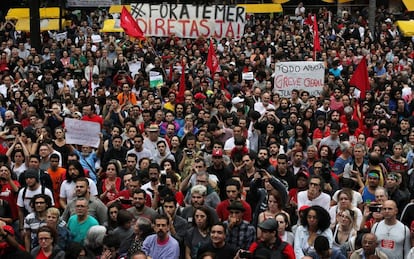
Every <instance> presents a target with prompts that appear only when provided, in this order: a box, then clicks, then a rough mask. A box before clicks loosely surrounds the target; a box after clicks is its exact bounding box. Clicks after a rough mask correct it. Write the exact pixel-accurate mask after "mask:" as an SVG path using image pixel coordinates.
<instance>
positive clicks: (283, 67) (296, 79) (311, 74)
mask: <svg viewBox="0 0 414 259" xmlns="http://www.w3.org/2000/svg"><path fill="white" fill-rule="evenodd" d="M324 77H325V66H324V64H323V62H313V61H300V62H279V63H276V68H275V77H274V80H275V81H274V88H273V92H277V93H279V94H280V96H281V97H290V96H291V93H292V90H293V89H297V90H299V91H300V90H306V91H308V92H309V94H310V95H314V96H319V95H320V93H321V92H322V88H323V84H324Z"/></svg>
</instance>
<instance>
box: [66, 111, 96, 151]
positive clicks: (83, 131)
mask: <svg viewBox="0 0 414 259" xmlns="http://www.w3.org/2000/svg"><path fill="white" fill-rule="evenodd" d="M65 129H66V134H65V138H66V143H67V144H76V145H87V146H90V147H94V148H97V147H98V146H99V141H100V138H99V134H100V133H101V125H99V123H97V122H91V121H82V120H76V119H70V118H65Z"/></svg>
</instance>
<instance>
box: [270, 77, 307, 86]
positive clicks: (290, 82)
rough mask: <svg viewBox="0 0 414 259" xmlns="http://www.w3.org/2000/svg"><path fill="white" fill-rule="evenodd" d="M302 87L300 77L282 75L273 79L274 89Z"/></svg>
mask: <svg viewBox="0 0 414 259" xmlns="http://www.w3.org/2000/svg"><path fill="white" fill-rule="evenodd" d="M301 85H302V78H300V77H288V76H283V75H278V76H277V77H276V78H275V87H276V88H278V89H283V88H287V87H300V86H301Z"/></svg>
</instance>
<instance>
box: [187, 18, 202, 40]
mask: <svg viewBox="0 0 414 259" xmlns="http://www.w3.org/2000/svg"><path fill="white" fill-rule="evenodd" d="M194 34H195V35H196V36H197V37H199V36H200V33H199V31H198V26H197V21H192V23H191V29H190V33H189V36H192V37H194V36H193V35H194Z"/></svg>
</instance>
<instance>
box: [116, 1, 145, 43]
mask: <svg viewBox="0 0 414 259" xmlns="http://www.w3.org/2000/svg"><path fill="white" fill-rule="evenodd" d="M121 27H122V29H124V31H125V33H126V34H128V35H129V36H131V37H134V38H138V39H140V40H144V39H145V37H144V32H142V30H141V28H140V27H139V25H138V23H137V21H135V19H134V17H132V15H131V13H130V12H129V11H128V10H127V9H126V8H125V6H122V12H121Z"/></svg>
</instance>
